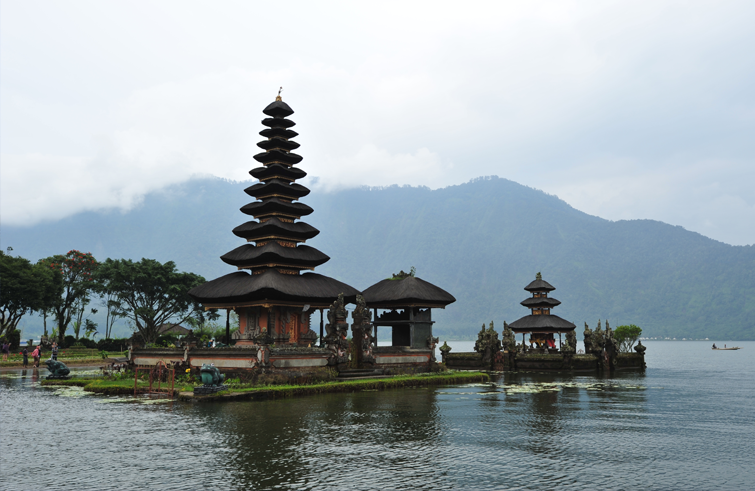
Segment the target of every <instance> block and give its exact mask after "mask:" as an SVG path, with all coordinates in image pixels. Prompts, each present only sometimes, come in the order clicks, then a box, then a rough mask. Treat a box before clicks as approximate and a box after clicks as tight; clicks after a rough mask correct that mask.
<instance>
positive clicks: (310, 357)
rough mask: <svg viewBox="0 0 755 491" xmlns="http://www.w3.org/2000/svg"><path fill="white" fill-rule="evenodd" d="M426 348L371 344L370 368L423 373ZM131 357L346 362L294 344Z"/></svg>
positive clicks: (147, 361)
mask: <svg viewBox="0 0 755 491" xmlns="http://www.w3.org/2000/svg"><path fill="white" fill-rule="evenodd" d="M432 354H433V353H432V351H431V350H429V349H413V348H409V347H400V346H378V347H375V348H373V355H374V357H375V363H372V364H370V368H371V369H375V370H383V371H389V372H396V371H399V370H400V371H402V372H414V373H422V372H426V371H429V370H430V369H431V364H432V363H434V361H433V357H432ZM130 361H131V362H132V363H133V364H134V365H139V366H151V365H156V364H157V363H158V362H160V361H162V362H165V363H171V364H172V365H180V366H185V367H188V368H200V367H201V366H202V365H203V364H210V363H213V364H215V366H216V367H218V368H219V369H221V371H222V372H223V373H228V372H235V371H251V370H261V369H264V370H265V371H266V372H275V371H286V370H290V371H297V372H301V371H307V370H314V369H318V368H325V367H333V368H334V369H336V370H343V369H346V368H347V367H348V363H346V364H343V363H342V364H337V363H335V360H333V352H332V351H331V350H328V349H326V348H319V347H297V346H234V347H224V348H188V349H182V348H135V349H133V350H132V351H131V354H130Z"/></svg>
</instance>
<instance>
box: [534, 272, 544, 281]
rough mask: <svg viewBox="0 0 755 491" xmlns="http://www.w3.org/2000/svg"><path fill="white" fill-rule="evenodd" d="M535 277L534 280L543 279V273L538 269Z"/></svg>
mask: <svg viewBox="0 0 755 491" xmlns="http://www.w3.org/2000/svg"><path fill="white" fill-rule="evenodd" d="M535 279H536V280H542V279H543V275H541V274H540V271H538V272H537V275H535Z"/></svg>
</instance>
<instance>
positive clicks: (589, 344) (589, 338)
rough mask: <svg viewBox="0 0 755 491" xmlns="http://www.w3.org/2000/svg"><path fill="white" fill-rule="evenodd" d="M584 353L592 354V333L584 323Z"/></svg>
mask: <svg viewBox="0 0 755 491" xmlns="http://www.w3.org/2000/svg"><path fill="white" fill-rule="evenodd" d="M584 334H585V353H592V352H593V351H594V350H593V332H592V329H590V327H589V326H588V325H587V322H585V333H584Z"/></svg>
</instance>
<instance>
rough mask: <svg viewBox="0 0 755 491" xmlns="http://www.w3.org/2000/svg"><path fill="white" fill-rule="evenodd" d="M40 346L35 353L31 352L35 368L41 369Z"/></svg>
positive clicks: (35, 349)
mask: <svg viewBox="0 0 755 491" xmlns="http://www.w3.org/2000/svg"><path fill="white" fill-rule="evenodd" d="M39 354H40V353H39V346H37V347H36V348H34V351H32V352H31V357H32V358H34V368H37V367H39Z"/></svg>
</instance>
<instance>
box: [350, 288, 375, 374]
mask: <svg viewBox="0 0 755 491" xmlns="http://www.w3.org/2000/svg"><path fill="white" fill-rule="evenodd" d="M351 318H352V319H353V321H354V322H353V324H352V325H351V332H352V339H353V340H354V342H355V343H356V342H360V340H361V344H360V345H359V350H360V352H359V353H358V360H357V362H358V363H359V364H360V365H363V364H369V365H372V364H374V363H375V357H374V356H373V354H372V346H373V344H374V342H373V338H372V315H371V313H370V309H369V308H367V303H366V302H365V301H364V297H363V296H362V295H357V298H356V307H355V308H354V311H353V312H352V313H351Z"/></svg>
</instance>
